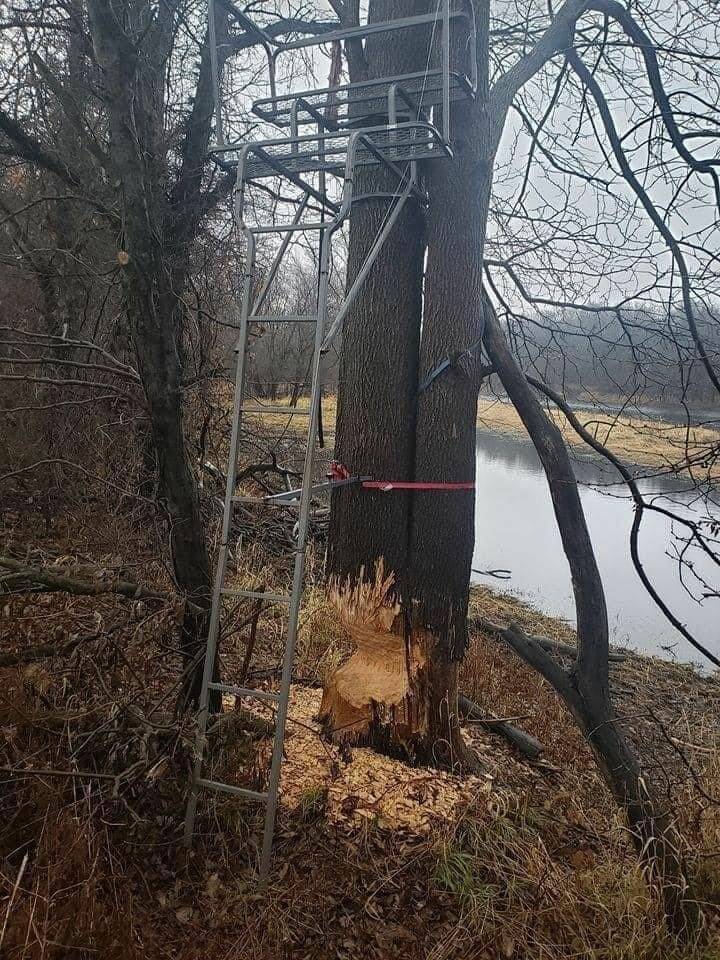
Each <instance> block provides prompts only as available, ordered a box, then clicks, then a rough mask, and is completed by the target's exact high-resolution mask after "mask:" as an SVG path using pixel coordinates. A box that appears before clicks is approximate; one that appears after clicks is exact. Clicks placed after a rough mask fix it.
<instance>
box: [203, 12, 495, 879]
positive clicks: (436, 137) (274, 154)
mask: <svg viewBox="0 0 720 960" xmlns="http://www.w3.org/2000/svg"><path fill="white" fill-rule="evenodd" d="M456 17H464V18H466V19H467V18H468V14H467V13H465V12H463V11H455V10H452V9H451V5H450V0H437V10H436V11H435V13H434V14H432V13H431V14H427V13H426V14H420V15H417V16H414V17H407V18H404V19H402V20H391V21H383V22H381V23H373V24H365V25H361V26H359V27H349V28H345V29H342V30H336V31H333V32H332V33H331V34H325V35H322V36H321V37H315V36H312V37H308V38H306V39H304V40H293V41H291V42H290V43H286V44H280V43H278V42H277V41H276V40H274V39H272V38H271V37H270V36H269V35H268V34H267V33H265V31H263V29H262V28H261V27H259V26H258V25H257V24H255V23H254V22H252V21H251V20H250V19H249V18H248V17H247V15H246V14H244V13H243V12H241V11H240V10H238V9H237V8H236V7H235V6H234V4H233V3H231V2H229V0H209V28H208V32H209V38H210V52H211V60H212V63H213V67H214V75H215V76H214V89H215V111H216V112H215V117H216V136H217V140H218V143H217V145H216V146H215V147H214V148H213V150H212V155H213V156H214V158H215V159H216V161H217V162H218V163H219V164H221V165H222V166H223V167H224V168H225V169H229V168H232V169H235V170H236V179H235V188H234V202H233V213H234V219H235V222H236V225H237V227H238V230H239V232H240V233H241V235H242V236H243V237H244V240H245V247H246V254H245V263H244V269H243V278H242V279H243V288H242V301H241V311H240V320H239V326H238V340H237V346H236V368H235V392H234V401H233V412H232V429H231V437H230V450H229V458H228V469H227V485H226V490H225V500H224V505H223V519H222V532H221V537H220V545H219V551H218V558H217V566H216V573H215V579H214V586H213V595H212V607H211V615H210V623H209V628H208V637H207V646H206V651H205V660H204V668H203V677H202V684H201V692H200V697H199V708H198V715H197V732H196V739H195V752H194V766H193V779H192V784H191V788H190V795H189V799H188V805H187V811H186V817H185V833H184V837H185V842H186V843H187V844H188V845H189V844H190V843H191V842H192V837H193V833H194V828H195V818H196V813H197V806H198V801H199V797H200V792H201V790H210V791H217V792H220V793H226V794H231V795H233V796H236V797H238V798H241V799H246V800H254V801H258V802H260V803H262V804H264V805H265V823H264V830H263V839H262V848H261V855H260V869H259V874H260V878H261V880H264V879H265V878H266V877H267V875H268V872H269V869H270V861H271V853H272V842H273V833H274V825H275V818H276V813H277V806H278V795H279V785H280V773H281V766H282V758H283V747H284V739H285V727H286V724H287V718H288V704H289V698H290V687H291V682H292V670H293V660H294V653H295V645H296V640H297V635H298V622H299V616H300V608H301V603H302V594H303V576H304V565H305V548H306V542H307V537H308V528H309V522H310V508H311V500H312V498H313V496H314V495H316V494H317V492H318V491H319V490H321V489H328V488H332V487H334V486H338V485H342V484H345V483H348V482H356V481H360V480H362V479H367V478H350V479H349V480H348V479H345V480H334V481H333V480H331V481H328V482H327V483H322V484H317V483H314V467H315V449H316V442H317V436H318V426H319V418H320V402H321V394H322V376H321V359H322V355H323V353H324V352H326V351H327V349H328V348H329V346H330V344H331V343H332V340H333V337H334V336H335V334H336V333H337V331H338V330H339V329H340V326H341V325H342V321H343V318H344V317H345V315H346V314H347V311H348V309H349V308H350V306H351V305H352V303H353V302H354V301H355V299H356V297H357V295H358V293H359V291H360V288H361V287H362V284H363V282H364V280H365V278H366V277H367V275H368V273H369V272H370V270H371V268H372V265H373V263H374V262H375V260H376V259H377V257H378V255H379V253H380V251H381V249H382V246H383V244H384V241H385V239H386V238H387V236H388V234H389V233H390V231H391V230H392V229H393V226H394V225H395V223H396V222H397V220H398V218H399V216H400V214H401V212H402V210H403V208H404V206H405V204H406V203H407V202H408V201H409V200H410V199H411V198H413V197H414V198H415V199H419V200H420V201H423V200H424V196H423V194H422V191H421V190H420V187H419V182H418V170H417V163H418V161H420V160H427V159H436V158H443V157H445V158H447V157H452V148H451V143H450V135H449V115H450V111H449V105H450V102H451V101H452V100H455V99H461V98H463V97H472V96H474V92H475V77H476V70H475V67H474V59H473V57H470V58H469V59H470V66H469V70H468V73H465V72H462V73H461V72H451V70H450V44H449V37H450V23H451V20H452V19H453V18H456ZM438 23H441V25H442V45H441V48H442V57H441V60H442V63H441V66H440V68H439V69H438V70H433V71H430V70H427V71H425V73H424V74H420V73H414V74H408V75H405V76H402V77H388V78H384V79H380V80H373V81H369V82H365V83H362V84H355V85H352V84H345V85H342V86H337V87H332V88H327V89H324V90H315V91H302V92H300V93H289V94H284V95H281V96H278V95H277V91H276V88H275V61H276V59H277V57H278V55H279V54H281V53H282V52H283V51H285V50H294V49H298V48H299V47H305V46H313V45H317V44H318V43H327V42H329V40H330V39H332V40H344V39H348V38H364V37H366V36H368V35H369V34H372V33H378V32H390V31H396V30H404V29H407V28H408V27H415V26H418V25H422V24H426V25H430V26H431V27H432V29H433V31H434V29H435V27H436V25H437V24H438ZM470 28H471V36H474V25H473V24H472V23H470ZM233 31H235V32H236V33H237V31H240V33H241V34H242V35H243V36H244V37H248V36H249V37H250V39H251V40H252V41H253V42H256V43H257V44H259V45H260V46H262V47H263V48H264V49H265V52H266V54H267V56H268V70H269V77H270V89H271V94H272V96H271V97H270V98H265V99H263V100H260V101H257V102H256V103H255V104H254V107H253V110H254V112H255V113H256V114H257V115H258V116H260V117H262V118H263V120H265V121H267V122H269V123H272V124H273V125H275V126H276V127H278V128H279V129H280V130H281V131H283V132H284V133H285V136H282V137H276V138H274V139H266V140H259V141H254V142H249V143H244V144H235V143H232V142H224V140H223V132H222V130H223V117H222V109H221V94H220V69H219V64H220V63H221V61H222V59H223V55H222V53H221V52H220V51H222V48H223V46H225V47H227V46H232V37H233V36H234V35H235V34H234V33H233ZM429 43H430V44H431V43H432V37H431V39H430V41H429ZM471 47H472V49H473V50H474V43H473V44H471ZM429 60H430V57H429V51H428V63H429ZM331 99H332V103H333V106H334V109H333V112H332V117H329V116H326V115H325V114H324V113H323V112H322V108H323V104H327V103H329V102H330V100H331ZM351 103H352V110H353V113H352V122H350V110H351ZM358 103H359V104H360V105H361V106H360V108H358ZM379 103H380V104H382V105H384V106H382V114H381V116H383V117H384V115H386V116H387V122H386V123H381V124H378V123H377V117H378V104H379ZM433 106H442V107H443V118H442V119H443V123H442V130H438V129H437V127H436V126H435V125H433V123H431V122H430V120H429V119H427V114H428V111H429V109H430V108H431V107H433ZM358 109H360V112H361V114H362V110H363V109H365V111H366V114H367V118H368V119H367V122H366V124H365V125H363V122H362V116H361V118H360V121H359V122H358ZM308 126H313V127H315V131H314V132H312V133H307V132H302V131H303V130H306V129H307V127H308ZM288 130H289V132H288ZM362 166H376V167H379V166H382V167H384V168H385V169H386V170H388V171H390V172H391V173H392V175H393V176H394V177H395V178H396V182H397V188H396V191H395V193H394V194H392V195H390V196H387V195H373V198H374V199H379V200H381V201H385V202H388V203H389V206H388V210H387V213H386V216H385V218H384V220H383V223H382V226H381V229H379V231H378V234H377V236H376V237H375V240H374V243H373V244H372V245H371V248H370V251H369V253H368V255H367V258H366V260H365V263H364V264H363V265H362V267H361V269H360V270H359V271H358V274H357V276H356V279H355V281H354V283H353V285H352V287H351V288H350V290H348V291H347V292H346V295H345V298H344V300H343V303H342V305H341V307H340V309H339V310H338V312H337V314H336V316H335V318H334V320H333V322H332V324H331V325H330V326H329V328H328V323H327V321H328V316H327V312H328V283H329V271H330V256H331V245H332V239H333V235H334V234H335V233H336V231H337V230H338V229H340V227H341V226H342V225H343V223H344V222H345V221H346V219H347V218H348V216H349V214H350V211H351V209H352V205H353V203H355V202H357V201H358V200H359V199H362V200H367V199H368V195H365V196H362V197H360V196H359V195H357V194H356V193H355V189H354V187H355V179H356V171H357V170H358V168H359V167H362ZM268 178H277V179H278V180H279V181H281V182H283V183H284V184H286V185H290V186H292V187H294V188H296V189H297V190H298V191H299V196H298V200H297V204H296V210H295V214H294V217H293V219H292V220H291V221H290V222H283V223H276V222H271V223H254V224H249V223H248V222H247V211H246V206H247V204H246V200H247V194H248V191H250V190H251V188H252V187H253V186H254V185H257V184H259V183H260V182H261V181H263V180H266V179H268ZM330 179H332V180H333V182H334V183H336V184H337V189H339V196H337V197H336V198H335V199H333V198H332V197H331V196H330V193H329V190H328V180H330ZM337 189H336V193H337ZM312 202H314V203H315V205H316V207H319V209H320V215H319V217H317V216H316V217H315V218H314V219H313V217H312V215H311V216H310V219H308V218H307V217H306V214H307V213H308V210H311V206H312ZM301 233H302V234H314V235H316V237H317V242H318V283H317V296H316V302H315V312H314V313H312V314H309V315H264V314H262V313H261V310H262V308H263V306H264V303H265V300H266V298H267V295H268V292H269V290H270V286H271V284H272V282H273V280H274V278H275V277H276V275H277V272H278V269H279V267H280V265H281V263H282V262H283V258H284V257H285V255H286V253H287V250H288V247H289V245H290V243H291V240H292V238H293V237H295V236H296V235H299V234H301ZM272 234H274V235H276V236H277V237H279V238H280V243H279V246H278V249H277V252H276V254H275V257H274V260H273V262H272V265H271V267H270V269H269V271H268V274H267V277H266V278H265V280H264V282H263V284H262V286H261V289H260V291H259V293H258V294H257V296H256V297H255V299H253V292H254V288H255V286H256V282H257V279H258V277H257V250H258V242H259V240H261V239H262V238H263V237H265V236H267V235H272ZM258 322H261V323H262V324H263V325H264V326H267V325H268V324H272V323H293V324H294V323H304V324H312V325H313V326H314V337H313V348H312V361H311V364H310V383H309V387H310V399H309V405H308V406H307V407H302V408H298V407H285V406H269V405H264V404H261V403H253V402H252V399H251V398H248V397H247V396H246V394H247V392H248V391H247V387H248V377H247V367H248V364H247V358H248V343H249V333H250V329H251V326H252V324H253V323H258ZM264 413H270V414H275V413H281V414H284V415H287V416H292V417H301V416H302V417H307V418H308V422H307V427H306V435H305V453H304V460H303V467H302V481H301V487H300V488H299V489H298V490H296V491H290V492H288V493H285V494H275V495H270V496H267V497H259V498H249V497H244V496H238V495H236V479H237V473H238V448H239V444H240V438H241V432H242V431H241V427H242V422H243V417H244V416H245V415H247V414H249V415H253V414H264ZM248 502H251V503H265V504H270V505H272V504H273V503H276V504H282V505H284V506H287V505H288V504H292V505H293V506H295V507H296V508H297V510H298V523H297V528H296V529H297V539H296V545H295V548H294V562H293V575H292V588H291V590H290V593H288V594H277V593H270V592H265V591H264V590H250V589H247V590H245V589H236V588H233V587H229V586H228V585H227V573H228V565H229V559H230V537H231V529H232V524H233V517H234V513H235V510H236V507H237V505H238V504H239V503H243V504H247V503H248ZM226 597H237V598H247V599H255V600H262V601H265V602H266V603H268V604H282V605H284V606H286V607H287V626H286V630H285V645H284V650H283V655H282V668H281V676H280V683H279V689H278V690H277V692H275V691H267V690H261V689H253V688H251V687H240V686H237V685H234V684H232V683H225V682H221V681H219V680H216V679H214V676H215V669H216V660H217V653H218V643H219V638H220V635H221V619H222V613H223V600H224V599H225V598H226ZM223 693H225V694H230V695H233V696H235V697H236V698H237V699H247V700H256V701H261V702H263V703H265V704H270V705H272V706H273V707H274V708H275V731H274V736H273V747H272V757H271V762H270V771H269V777H268V783H267V789H266V790H264V791H260V790H251V789H248V788H246V787H240V786H237V785H235V784H231V783H223V782H220V781H218V780H213V779H210V778H208V777H205V776H203V769H204V765H205V754H206V750H207V726H208V719H209V713H210V701H211V698H212V695H213V694H220V695H222V694H223Z"/></svg>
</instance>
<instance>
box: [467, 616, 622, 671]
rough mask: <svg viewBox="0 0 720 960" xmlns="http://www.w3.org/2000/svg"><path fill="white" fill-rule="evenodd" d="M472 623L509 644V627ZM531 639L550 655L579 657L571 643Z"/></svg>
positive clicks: (618, 656) (615, 659) (482, 620)
mask: <svg viewBox="0 0 720 960" xmlns="http://www.w3.org/2000/svg"><path fill="white" fill-rule="evenodd" d="M470 623H471V624H472V626H474V627H478V629H480V630H485V631H486V632H487V633H494V634H496V635H497V636H499V637H500V638H501V639H503V640H505V641H506V642H507V639H506V636H505V634H506V632H507V627H503V626H501V624H499V623H494V622H493V621H492V620H488V619H487V618H486V617H474V618H473V619H472V620H471V621H470ZM530 639H531V640H533V641H534V642H535V643H537V644H538V646H540V647H542V648H543V650H546V651H547V652H548V653H559V654H560V655H561V656H563V657H572V658H573V660H574V659H575V658H576V657H577V647H576V646H574V645H573V644H571V643H561V642H560V641H559V640H551V639H550V637H543V636H540V635H538V636H532V637H530ZM608 660H609V661H610V663H623V662H624V661H625V660H627V657H626V656H625V654H623V653H609V654H608Z"/></svg>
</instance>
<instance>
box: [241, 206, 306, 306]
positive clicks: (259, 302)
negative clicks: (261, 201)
mask: <svg viewBox="0 0 720 960" xmlns="http://www.w3.org/2000/svg"><path fill="white" fill-rule="evenodd" d="M309 201H310V194H308V193H306V194H305V196H304V197H303V198H302V201H301V203H300V206H299V207H298V209H297V212H296V213H295V216H294V217H293V224H298V223H300V220H301V219H302V215H303V213H304V212H305V208H306V207H307V205H308V202H309ZM291 240H292V233H290V232H288V233H287V234H285V236H284V237H283V239H282V243H281V244H280V247H279V249H278V252H277V253H276V254H275V259H274V260H273V262H272V266H271V267H270V270H269V271H268V275H267V277H266V278H265V281H264V283H263V285H262V287H261V288H260V293H258V295H257V298H256V300H255V303H254V304H253V305H252V316H253V317H254V316H255V315H256V314H257V313H258V312H259V311H260V310H262V308H263V304H264V303H265V299H266V297H267V295H268V291H269V290H270V287H271V285H272V282H273V280H274V279H275V274H276V273H277V271H278V267H279V266H280V264H281V262H282V258H283V257H284V256H285V252H286V250H287V248H288V246H289V244H290V241H291Z"/></svg>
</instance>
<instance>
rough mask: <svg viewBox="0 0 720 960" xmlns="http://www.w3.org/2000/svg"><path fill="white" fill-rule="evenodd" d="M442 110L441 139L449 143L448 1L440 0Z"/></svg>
mask: <svg viewBox="0 0 720 960" xmlns="http://www.w3.org/2000/svg"><path fill="white" fill-rule="evenodd" d="M442 4H443V11H442V13H443V22H442V88H443V89H442V109H443V139H444V141H445V143H450V0H442Z"/></svg>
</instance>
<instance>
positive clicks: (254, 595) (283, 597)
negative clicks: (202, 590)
mask: <svg viewBox="0 0 720 960" xmlns="http://www.w3.org/2000/svg"><path fill="white" fill-rule="evenodd" d="M220 593H222V595H223V596H224V597H247V598H248V599H250V600H267V602H268V603H290V600H291V599H292V597H290V595H289V594H287V593H262V592H259V591H257V590H234V589H232V588H231V587H223V589H222V590H221V591H220Z"/></svg>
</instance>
